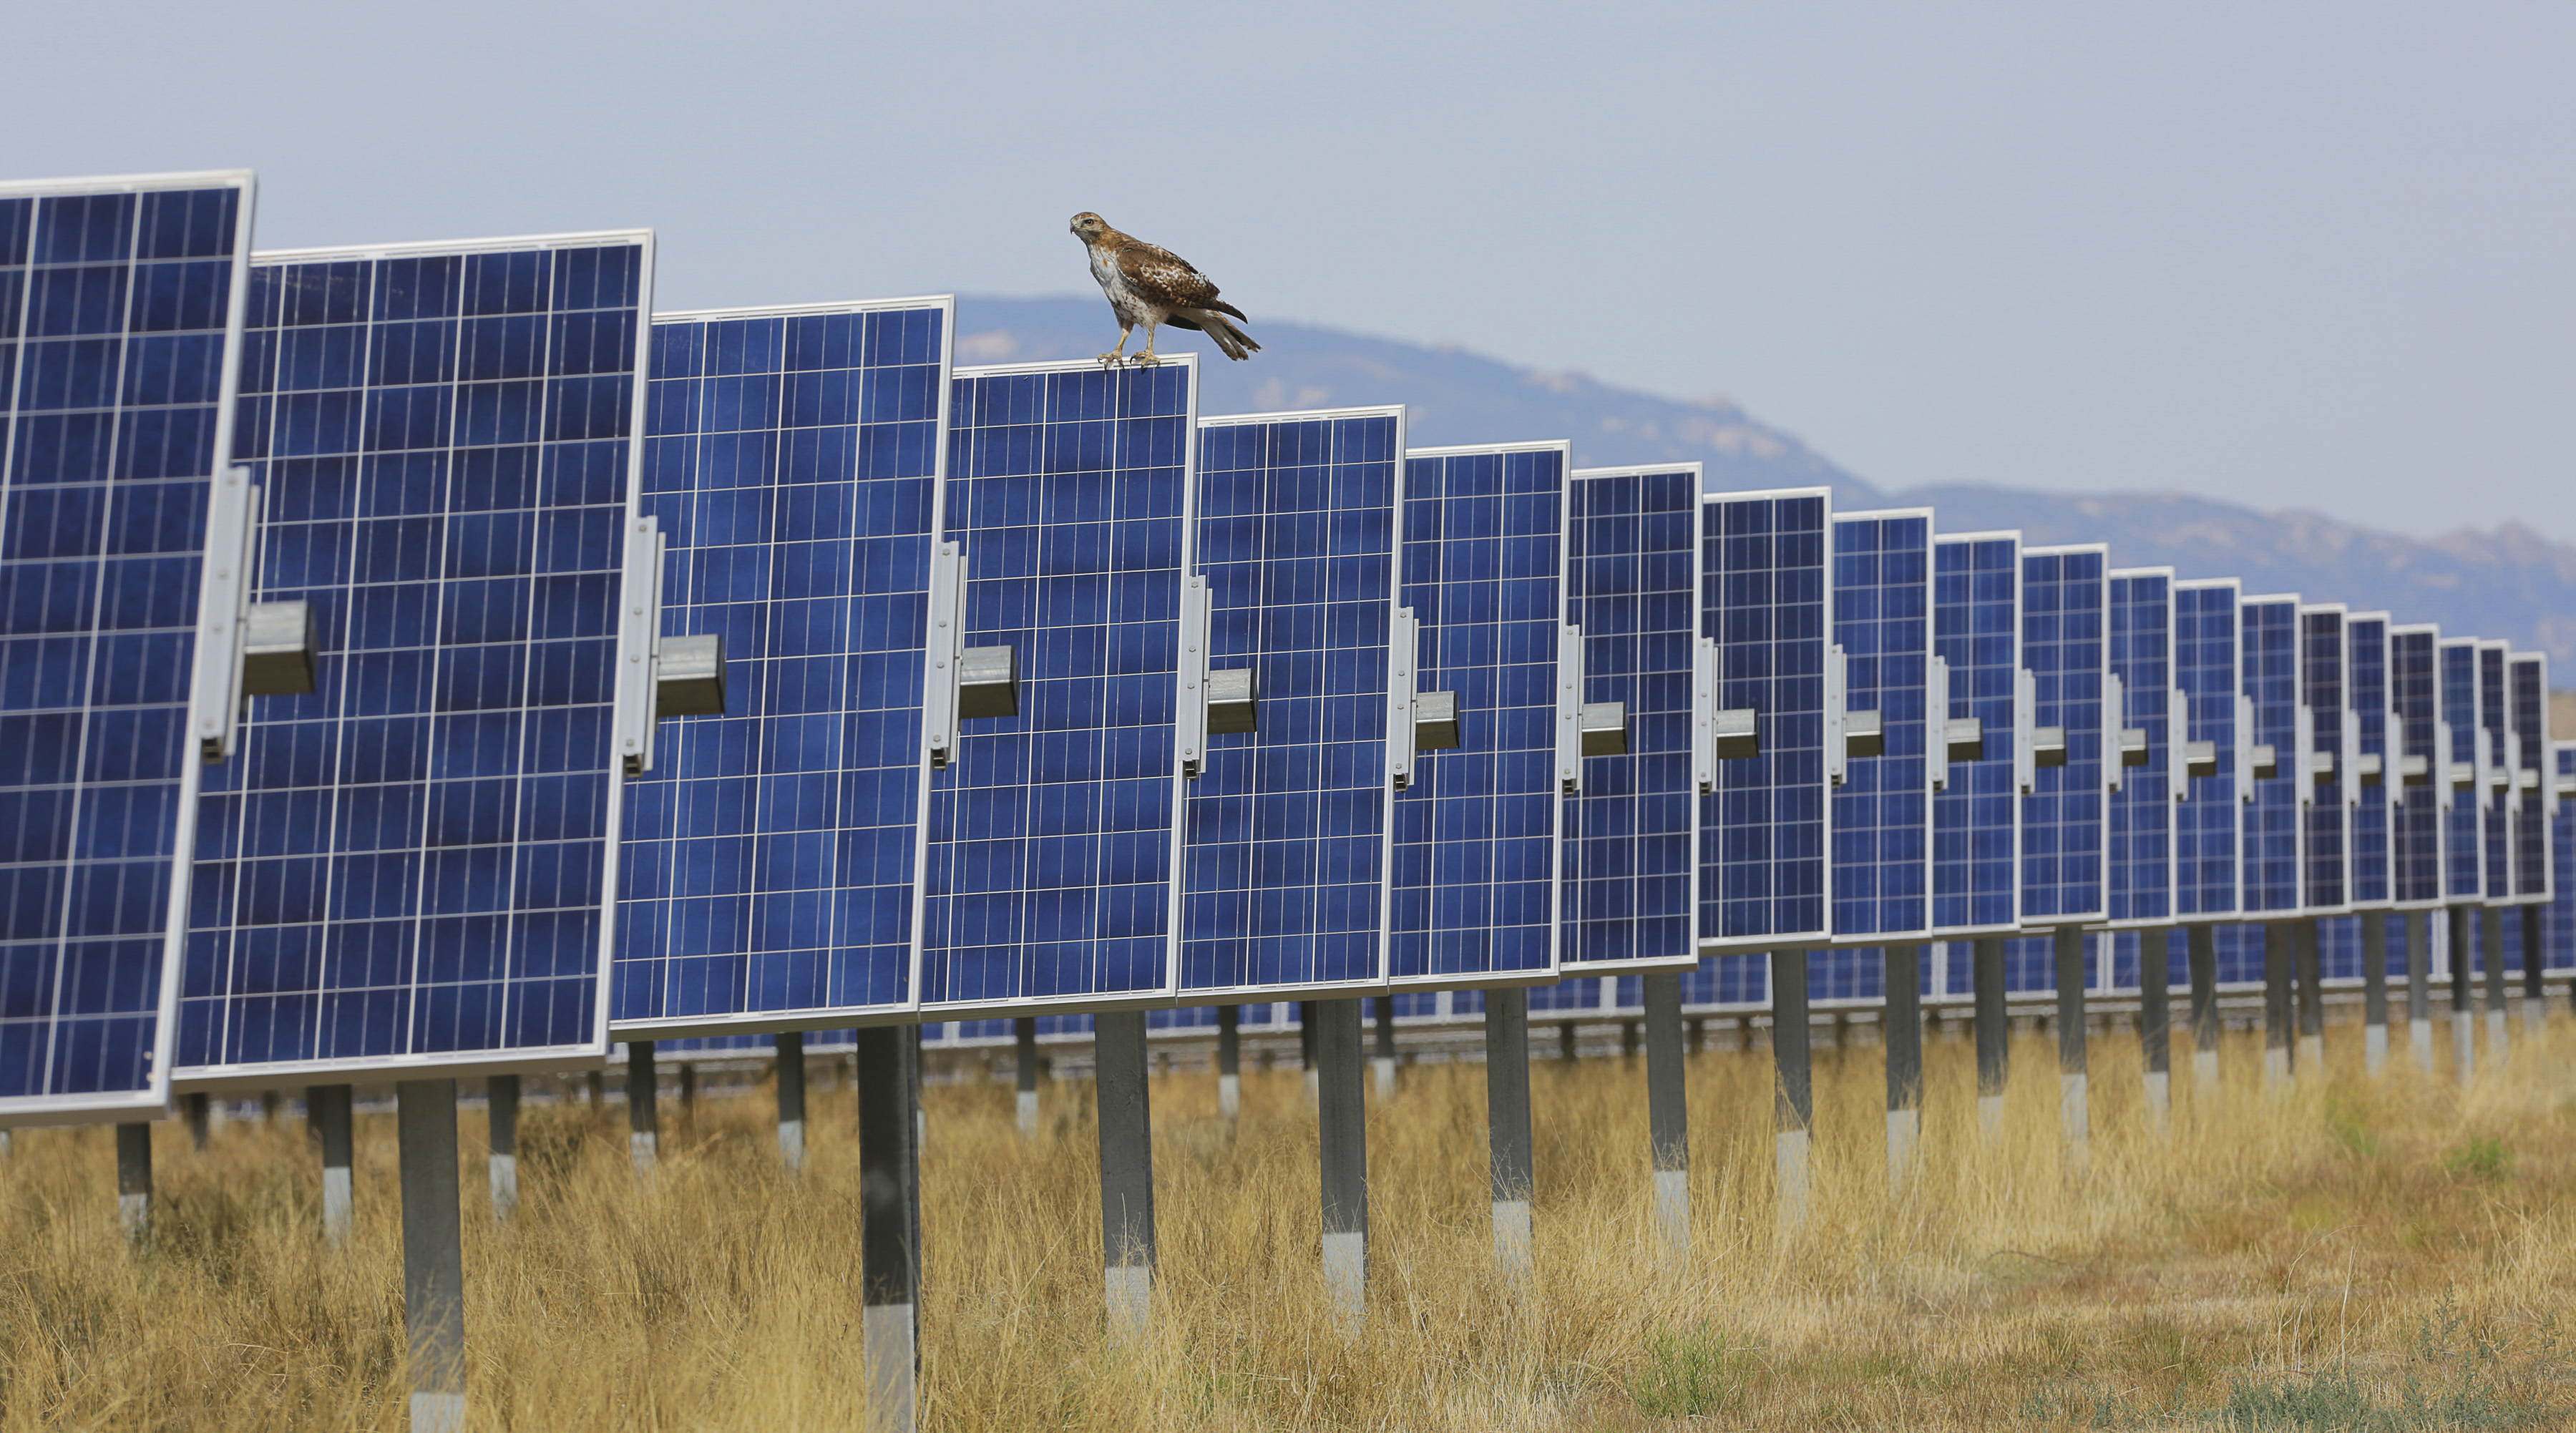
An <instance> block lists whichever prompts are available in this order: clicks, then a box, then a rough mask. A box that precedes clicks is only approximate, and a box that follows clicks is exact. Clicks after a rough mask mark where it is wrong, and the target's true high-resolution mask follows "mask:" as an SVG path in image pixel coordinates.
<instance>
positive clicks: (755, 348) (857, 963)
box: [610, 298, 955, 1039]
mask: <svg viewBox="0 0 2576 1433" xmlns="http://www.w3.org/2000/svg"><path fill="white" fill-rule="evenodd" d="M954 310H955V305H954V303H953V302H952V301H951V300H949V299H946V298H921V299H895V300H887V301H883V302H876V303H846V304H817V305H804V306H798V307H794V308H775V309H741V310H730V311H725V312H720V313H691V314H664V315H658V316H656V317H655V319H654V321H653V372H652V382H651V387H650V389H649V401H648V402H647V405H646V415H647V416H646V420H645V439H644V442H645V456H644V494H643V498H642V507H643V510H644V512H645V514H646V515H648V516H650V517H652V518H654V519H655V520H656V521H657V522H658V523H659V524H660V528H661V532H662V537H663V540H664V543H665V554H666V555H665V558H664V563H663V579H662V604H663V630H664V634H665V636H666V637H683V636H686V637H714V638H716V639H718V640H719V641H720V642H721V643H722V646H721V647H720V649H719V651H720V653H721V655H722V657H723V659H724V664H725V675H724V688H725V690H724V709H723V711H722V712H720V713H713V714H702V715H699V716H696V717H693V718H691V719H688V720H684V721H675V722H672V723H671V724H669V725H668V726H665V727H664V728H663V729H662V731H661V733H660V736H659V739H660V750H659V752H658V753H657V755H656V759H655V762H654V769H653V770H652V771H651V772H650V773H648V774H647V775H645V776H644V777H643V778H641V779H640V780H638V781H636V782H635V783H633V785H632V787H631V788H630V791H629V794H628V806H627V813H626V833H625V835H626V849H625V854H624V858H623V860H622V861H621V862H620V884H621V897H622V900H621V903H620V906H619V912H618V922H619V924H618V934H617V965H616V979H615V993H614V998H613V1000H612V1002H611V1011H610V1016H611V1023H612V1026H613V1028H614V1029H615V1031H616V1032H617V1034H618V1035H620V1036H621V1037H623V1036H628V1035H633V1036H636V1037H639V1038H647V1039H658V1038H667V1037H669V1036H671V1035H673V1034H678V1033H682V1032H688V1031H726V1030H778V1029H801V1028H805V1027H807V1026H812V1025H820V1024H825V1023H829V1022H830V1021H833V1020H837V1019H846V1018H850V1017H854V1016H855V1017H864V1016H868V1015H872V1014H874V1015H884V1016H889V1017H890V1016H893V1015H896V1014H899V1013H901V1012H903V1011H905V1010H907V1009H909V1008H910V1006H911V1003H912V960H913V939H912V935H913V929H914V919H915V914H916V912H915V909H914V906H915V892H916V890H917V889H918V883H917V882H916V881H915V880H914V873H915V872H916V871H917V870H918V869H919V865H918V863H919V860H920V850H919V847H920V843H921V833H922V820H921V816H922V791H923V789H924V787H925V784H926V783H927V780H928V776H929V751H928V746H927V744H926V743H925V741H924V739H923V732H922V705H923V701H924V698H925V693H926V688H925V686H924V676H925V671H926V668H925V664H924V656H923V653H924V651H925V633H926V631H927V622H928V602H929V591H930V578H931V561H930V553H931V545H932V528H933V523H934V522H935V521H936V519H937V513H938V497H939V478H940V474H941V470H942V467H943V465H944V463H945V461H946V457H947V444H946V442H945V441H944V436H945V435H944V431H943V429H944V418H945V415H946V412H947V405H948V403H949V399H950V392H949V348H950V343H951V330H952V328H953V317H954Z"/></svg>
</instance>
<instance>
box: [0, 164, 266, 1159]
mask: <svg viewBox="0 0 2576 1433" xmlns="http://www.w3.org/2000/svg"><path fill="white" fill-rule="evenodd" d="M251 201H252V184H251V176H250V175H249V174H247V173H244V172H238V171H236V172H226V173H216V174H178V175H151V176H138V177H129V178H112V179H76V180H59V181H48V182H41V183H11V184H0V919H5V924H0V992H5V996H4V997H0V1124H27V1123H43V1122H46V1121H51V1120H78V1119H84V1118H89V1117H93V1116H96V1115H100V1114H113V1113H120V1112H128V1111H132V1112H138V1113H140V1112H149V1111H153V1110H158V1109H160V1108H162V1107H163V1106H165V1105H166V1104H167V1102H168V1099H169V1081H170V1063H171V1062H170V1061H169V1060H168V1058H167V1056H168V1051H169V1044H168V1038H169V1022H170V1019H171V1014H172V1009H173V1002H174V1001H175V999H176V997H177V994H178V976H179V970H180V964H181V959H180V956H181V950H182V944H181V942H182V940H183V932H184V930H185V922H186V911H187V904H186V903H187V890H188V883H187V881H186V880H185V879H183V878H182V875H181V873H182V872H183V870H184V869H185V868H184V864H183V863H184V862H185V861H186V860H187V857H188V852H189V849H190V847H191V844H192V841H193V835H194V833H193V831H192V829H191V828H192V826H193V824H194V817H195V813H196V803H197V788H198V780H199V774H200V772H201V771H202V770H203V766H202V764H201V762H200V761H199V760H198V756H199V752H200V749H201V744H202V743H207V742H211V743H212V745H213V747H214V749H215V750H216V751H218V752H220V751H221V750H222V749H223V748H224V747H225V745H226V744H227V743H228V742H229V739H230V736H231V730H232V724H231V720H230V719H231V715H232V711H233V709H234V697H233V693H232V690H231V683H232V681H233V678H234V675H235V673H236V671H237V668H238V662H239V648H238V643H239V637H238V632H237V625H238V623H237V618H238V604H239V594H240V593H241V590H242V589H241V584H240V581H239V575H240V571H241V563H242V556H243V553H244V550H245V546H246V544H247V541H248V535H249V530H250V516H251V511H252V509H251V503H250V499H249V494H248V490H247V487H246V486H245V485H243V484H240V483H238V482H228V483H224V484H218V483H217V482H216V481H215V473H216V468H217V466H218V464H220V463H222V462H224V461H225V459H226V458H227V457H228V456H229V455H230V453H231V451H232V419H233V400H234V376H235V373H236V371H237V367H238V362H237V360H238V357H239V350H240V347H241V331H242V312H243V308H242V287H243V276H244V273H245V272H246V269H247V265H248V263H249V259H250V226H251V207H252V203H251ZM210 557H212V558H214V559H215V560H214V561H209V560H208V559H209V558H210ZM218 631H219V632H220V633H221V634H222V638H223V640H220V641H217V642H203V643H201V642H200V641H199V634H200V633H201V632H218Z"/></svg>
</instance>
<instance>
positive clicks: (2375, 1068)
mask: <svg viewBox="0 0 2576 1433" xmlns="http://www.w3.org/2000/svg"><path fill="white" fill-rule="evenodd" d="M2361 1064H2362V1068H2363V1069H2365V1070H2367V1071H2369V1072H2370V1073H2371V1075H2372V1076H2373V1077H2376V1076H2377V1075H2378V1074H2379V1072H2380V1071H2381V1070H2383V1069H2385V1068H2386V1067H2387V1065H2388V915H2387V913H2386V912H2385V911H2365V912H2363V913H2362V917H2361Z"/></svg>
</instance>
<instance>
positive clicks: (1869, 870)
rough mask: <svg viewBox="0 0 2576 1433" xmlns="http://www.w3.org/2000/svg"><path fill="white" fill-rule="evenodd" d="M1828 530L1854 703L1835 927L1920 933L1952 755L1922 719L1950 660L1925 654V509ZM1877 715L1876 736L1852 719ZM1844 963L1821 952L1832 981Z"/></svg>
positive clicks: (1842, 937)
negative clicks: (1942, 757)
mask: <svg viewBox="0 0 2576 1433" xmlns="http://www.w3.org/2000/svg"><path fill="white" fill-rule="evenodd" d="M1833 535H1834V605H1833V619H1834V625H1833V632H1834V650H1833V652H1832V653H1831V654H1830V660H1831V661H1832V662H1834V663H1835V664H1836V667H1837V669H1838V670H1837V675H1838V678H1839V683H1838V684H1839V688H1840V695H1841V709H1842V710H1843V711H1844V712H1845V713H1848V714H1850V716H1848V717H1847V718H1846V722H1845V732H1844V733H1843V734H1842V738H1841V739H1842V740H1844V742H1845V750H1844V751H1843V752H1842V753H1840V755H1841V756H1842V760H1841V762H1840V763H1839V771H1840V776H1839V780H1837V781H1836V782H1835V783H1834V787H1833V794H1832V801H1831V805H1830V807H1829V808H1828V809H1829V811H1830V816H1831V821H1830V839H1831V841H1832V843H1833V844H1832V850H1833V877H1832V889H1833V893H1834V899H1833V915H1832V918H1833V935H1834V938H1835V939H1836V940H1837V941H1838V942H1846V943H1848V942H1851V941H1855V940H1858V939H1861V938H1868V937H1882V938H1883V937H1897V938H1899V939H1906V938H1920V937H1922V936H1924V935H1927V934H1928V933H1929V932H1930V930H1931V926H1932V892H1931V883H1932V794H1933V791H1934V790H1935V787H1936V773H1940V774H1942V775H1946V770H1945V768H1946V766H1947V763H1946V762H1941V761H1936V760H1935V759H1934V753H1933V751H1932V741H1933V733H1932V731H1931V728H1930V725H1929V723H1928V720H1927V718H1928V716H1929V715H1930V712H1931V708H1932V703H1933V702H1934V700H1935V698H1936V697H1937V698H1939V699H1940V705H1941V706H1942V708H1943V709H1944V711H1945V713H1946V710H1947V708H1948V705H1949V702H1948V697H1947V691H1946V688H1947V687H1948V681H1947V680H1946V678H1947V675H1948V673H1947V666H1946V664H1944V665H1943V667H1942V668H1940V669H1936V668H1935V667H1934V665H1933V656H1932V514H1931V511H1930V510H1929V509H1912V510H1908V511H1901V512H1872V513H1843V514H1839V515H1837V516H1836V517H1835V518H1834V526H1833ZM1873 716H1874V717H1875V718H1876V732H1875V735H1874V736H1871V735H1869V734H1867V733H1866V732H1864V733H1863V734H1862V735H1861V736H1857V737H1855V736H1853V735H1851V733H1852V731H1853V730H1854V729H1855V728H1854V725H1853V722H1854V720H1855V719H1858V718H1865V717H1873ZM1829 739H1833V738H1831V737H1829ZM1830 755H1831V754H1829V760H1830ZM1939 784H1946V782H1942V783H1939ZM1842 964H1844V962H1840V961H1835V960H1828V961H1827V962H1826V965H1827V970H1828V975H1827V982H1828V987H1829V988H1839V987H1836V986H1834V985H1833V982H1835V981H1838V980H1841V979H1843V977H1842V976H1840V975H1836V974H1833V973H1832V972H1833V971H1836V970H1839V969H1840V967H1841V966H1842ZM1879 964H1880V962H1879V959H1878V950H1877V947H1876V946H1872V947H1871V948H1870V949H1869V951H1868V952H1867V954H1866V958H1863V959H1859V960H1857V961H1856V962H1855V963H1854V969H1855V970H1857V967H1858V966H1859V965H1866V966H1867V967H1869V974H1868V975H1867V976H1866V977H1863V976H1860V975H1858V974H1855V975H1853V976H1851V979H1854V980H1864V979H1865V980H1867V981H1872V982H1874V981H1877V980H1880V979H1882V978H1883V976H1884V972H1883V971H1881V970H1880V968H1879ZM1813 973H1814V967H1813V965H1812V963H1811V965H1810V974H1811V977H1812V975H1813ZM1871 988H1872V989H1873V990H1874V989H1875V988H1876V987H1875V986H1874V985H1873V986H1872V987H1871ZM1818 998H1820V999H1830V998H1835V997H1834V996H1832V995H1829V994H1827V993H1825V992H1823V991H1819V992H1818Z"/></svg>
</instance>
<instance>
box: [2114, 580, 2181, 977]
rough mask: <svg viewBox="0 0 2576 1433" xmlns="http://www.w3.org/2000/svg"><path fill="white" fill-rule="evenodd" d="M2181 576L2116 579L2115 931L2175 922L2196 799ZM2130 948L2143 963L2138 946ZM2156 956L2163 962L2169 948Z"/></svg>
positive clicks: (2131, 955)
mask: <svg viewBox="0 0 2576 1433" xmlns="http://www.w3.org/2000/svg"><path fill="white" fill-rule="evenodd" d="M2173 587H2174V577H2173V569H2172V568H2169V567H2132V568H2123V569H2121V570H2119V571H2115V572H2113V573H2112V574H2111V675H2112V676H2113V677H2114V678H2116V679H2117V680H2118V682H2119V686H2118V692H2119V696H2120V705H2121V708H2122V709H2121V710H2119V711H2115V712H2110V713H2107V714H2106V720H2107V725H2108V727H2109V729H2110V730H2111V731H2112V732H2114V733H2115V734H2116V736H2117V738H2118V741H2117V745H2118V753H2117V755H2116V756H2114V757H2111V758H2109V759H2111V760H2113V761H2116V763H2117V765H2116V766H2115V767H2114V768H2113V771H2112V776H2113V781H2114V784H2113V786H2112V790H2111V805H2110V848H2109V852H2108V861H2107V863H2106V869H2107V873H2108V879H2109V899H2110V917H2111V923H2112V924H2113V925H2126V926H2163V925H2169V924H2171V923H2172V922H2173V919H2174V915H2175V911H2174V852H2175V843H2174V825H2175V810H2174V807H2175V803H2176V802H2177V801H2179V800H2181V799H2182V798H2183V797H2184V796H2186V795H2188V794H2189V792H2190V786H2189V784H2188V783H2187V781H2186V779H2185V772H2186V767H2185V766H2184V764H2183V760H2182V758H2183V750H2182V736H2183V731H2182V728H2183V726H2184V721H2183V710H2182V708H2183V697H2182V693H2181V689H2180V688H2179V687H2178V686H2177V685H2176V684H2175V682H2176V678H2175V673H2174V592H2173ZM2120 949H2121V950H2122V951H2123V952H2128V953H2129V954H2126V955H2124V956H2123V957H2122V958H2123V959H2129V960H2131V961H2132V964H2133V965H2134V960H2135V955H2134V953H2135V951H2136V950H2137V949H2138V946H2137V943H2136V942H2134V941H2131V942H2127V943H2125V944H2123V945H2122V946H2121V947H2120ZM2156 954H2157V955H2158V956H2159V957H2161V956H2162V954H2163V952H2162V950H2161V949H2159V950H2158V951H2157V952H2156Z"/></svg>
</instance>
